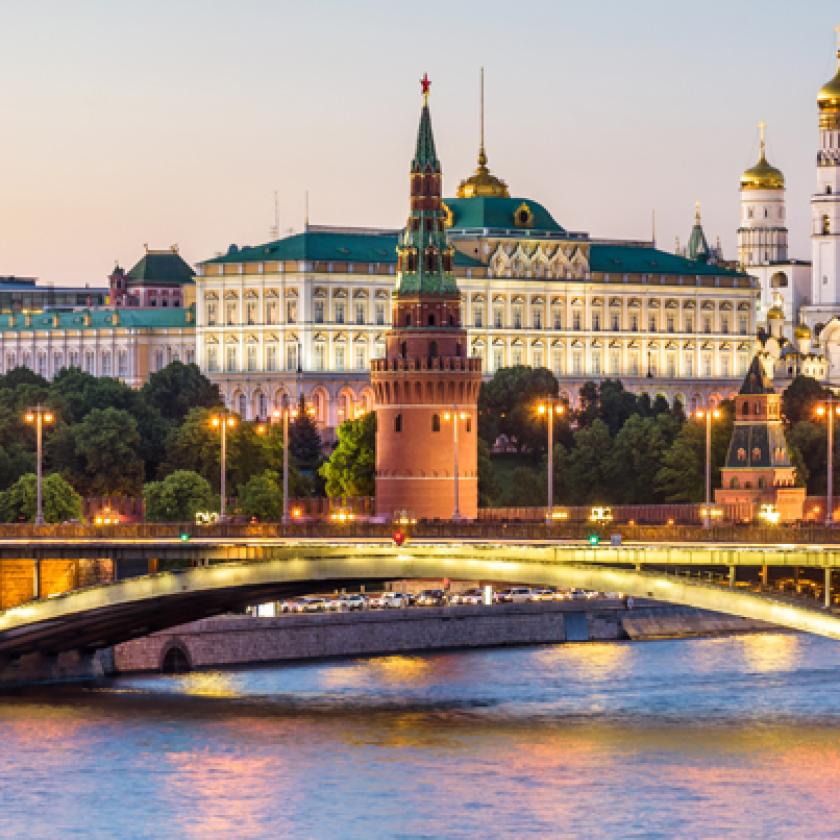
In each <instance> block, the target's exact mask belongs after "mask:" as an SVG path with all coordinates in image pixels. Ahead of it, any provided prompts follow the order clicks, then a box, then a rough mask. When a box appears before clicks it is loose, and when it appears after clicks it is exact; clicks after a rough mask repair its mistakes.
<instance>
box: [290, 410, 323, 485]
mask: <svg viewBox="0 0 840 840" xmlns="http://www.w3.org/2000/svg"><path fill="white" fill-rule="evenodd" d="M289 454H290V455H292V456H293V457H294V459H295V463H296V464H297V465H298V466H299V467H300V468H301V469H302V470H309V471H313V470H316V469H317V468H318V465H319V464H320V463H321V461H323V459H324V444H323V441H322V440H321V433H320V432H319V431H318V425H317V424H316V422H315V420H314V419H313V418H312V416H311V415H310V414H309V412H308V411H306V407H305V405H304V404H303V401H302V400H301V404H300V406H299V408H298V413H297V417H295V418H293V419H292V421H291V422H290V423H289Z"/></svg>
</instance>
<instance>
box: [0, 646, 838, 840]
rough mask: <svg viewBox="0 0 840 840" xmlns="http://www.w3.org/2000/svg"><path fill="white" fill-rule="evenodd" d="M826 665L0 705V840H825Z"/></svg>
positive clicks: (675, 664)
mask: <svg viewBox="0 0 840 840" xmlns="http://www.w3.org/2000/svg"><path fill="white" fill-rule="evenodd" d="M837 778H840V645H837V644H836V643H834V642H829V641H825V640H817V639H812V638H808V637H805V636H797V635H791V634H786V633H782V634H768V635H764V636H741V637H729V638H721V639H710V640H697V641H688V642H685V641H683V642H675V641H664V642H656V643H652V644H637V643H622V644H614V645H613V644H600V643H592V644H580V645H567V646H553V647H537V648H521V649H505V650H490V651H471V652H459V653H452V652H450V653H445V654H434V655H429V656H393V657H382V658H378V659H377V658H372V659H359V660H355V661H347V662H320V663H311V664H308V665H303V666H294V667H282V668H261V669H255V670H243V671H222V672H212V673H204V674H191V675H186V676H177V677H148V676H146V677H136V678H130V679H123V680H119V681H117V682H115V683H112V684H110V685H105V686H102V687H100V688H98V689H96V690H89V689H78V688H68V689H62V690H59V691H53V690H50V691H45V690H36V691H31V692H24V693H21V694H19V695H16V696H13V697H9V698H8V699H7V701H6V702H3V703H0V785H2V790H3V807H2V808H0V836H30V837H65V836H80V837H85V838H88V837H103V838H104V837H108V838H110V837H114V836H119V837H121V838H127V840H133V839H134V838H147V837H151V838H158V837H161V838H164V837H165V838H168V837H189V838H201V839H202V840H205V838H229V837H266V836H274V835H276V836H281V837H282V836H296V837H305V838H316V839H319V838H330V839H331V840H332V838H335V837H341V838H356V837H359V838H368V837H391V836H403V837H430V838H431V837H441V836H447V837H464V838H466V837H475V836H484V837H496V836H499V837H517V838H519V837H587V838H589V837H663V838H665V837H667V838H670V837H739V838H740V837H790V838H800V837H809V838H821V837H831V836H836V825H837V820H838V818H840V803H838V801H837V797H836V793H835V790H836V779H837Z"/></svg>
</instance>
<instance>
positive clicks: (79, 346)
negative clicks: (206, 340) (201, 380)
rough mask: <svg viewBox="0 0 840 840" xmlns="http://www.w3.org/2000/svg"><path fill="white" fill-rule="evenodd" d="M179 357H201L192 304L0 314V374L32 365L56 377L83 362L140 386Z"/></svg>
mask: <svg viewBox="0 0 840 840" xmlns="http://www.w3.org/2000/svg"><path fill="white" fill-rule="evenodd" d="M176 360H179V361H182V362H185V363H189V362H193V361H195V319H194V310H193V309H192V308H187V309H185V308H183V307H176V308H172V307H170V308H168V309H81V310H75V311H72V312H58V311H55V312H44V313H35V314H33V313H23V314H17V315H0V373H8V372H9V371H10V370H12V369H13V368H16V367H27V368H29V369H30V370H33V371H34V372H35V373H37V374H39V375H40V376H43V377H45V378H46V379H52V378H53V377H54V376H55V375H56V374H57V373H58V372H59V371H60V370H62V369H63V368H69V367H77V368H81V370H83V371H85V372H86V373H90V374H92V375H93V376H111V377H114V378H116V379H121V380H122V381H123V382H125V383H127V384H128V385H131V386H133V387H139V386H140V385H142V384H143V383H144V382H145V381H146V380H147V379H148V378H149V374H151V373H154V372H155V371H158V370H160V369H161V368H164V367H166V365H168V364H169V363H170V362H173V361H176Z"/></svg>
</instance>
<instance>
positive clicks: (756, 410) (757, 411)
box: [753, 403, 761, 417]
mask: <svg viewBox="0 0 840 840" xmlns="http://www.w3.org/2000/svg"><path fill="white" fill-rule="evenodd" d="M753 414H755V416H756V417H758V415H759V414H761V403H755V404H754V405H753Z"/></svg>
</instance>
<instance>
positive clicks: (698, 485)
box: [654, 402, 733, 502]
mask: <svg viewBox="0 0 840 840" xmlns="http://www.w3.org/2000/svg"><path fill="white" fill-rule="evenodd" d="M720 410H721V413H722V416H721V417H720V419H718V420H716V421H715V422H714V424H713V425H712V453H711V454H712V457H711V462H712V487H719V486H720V468H721V467H722V466H723V464H724V461H725V460H726V452H727V450H728V449H729V441H730V439H731V437H732V426H733V419H732V415H733V408H732V403H731V402H725V403H722V404H721V406H720ZM654 487H655V488H656V491H657V492H658V493H660V494H661V496H662V498H663V499H664V501H666V502H701V501H703V500H704V499H705V494H706V424H705V422H693V423H684V424H683V426H682V428H681V429H680V431H679V434H677V436H676V438H674V442H673V443H672V444H671V446H670V447H669V448H668V449H667V450H665V453H664V454H663V456H662V467H661V468H660V469H659V471H658V472H657V473H656V476H655V478H654Z"/></svg>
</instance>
